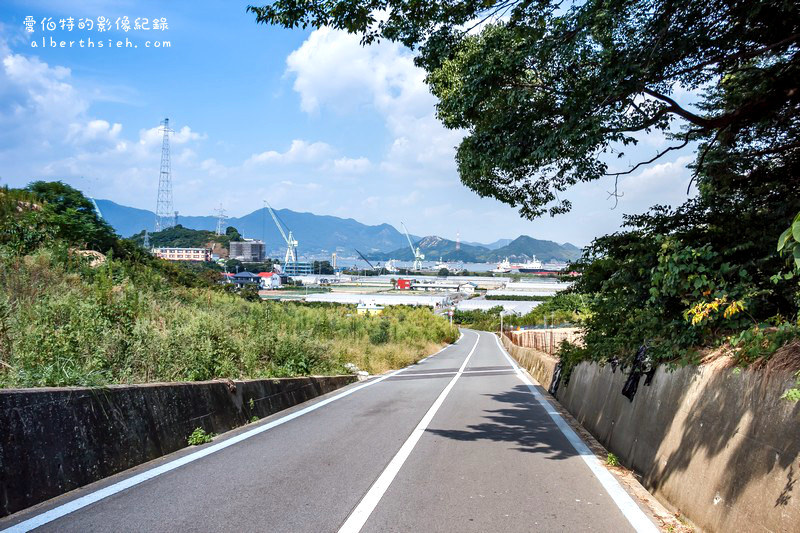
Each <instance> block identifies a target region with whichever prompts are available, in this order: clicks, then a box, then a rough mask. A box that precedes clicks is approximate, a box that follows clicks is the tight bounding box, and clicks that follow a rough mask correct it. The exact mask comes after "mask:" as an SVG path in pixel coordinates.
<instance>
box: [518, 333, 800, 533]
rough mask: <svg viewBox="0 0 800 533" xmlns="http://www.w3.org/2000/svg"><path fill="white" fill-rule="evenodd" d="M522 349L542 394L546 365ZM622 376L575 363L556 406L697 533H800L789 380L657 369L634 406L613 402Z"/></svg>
mask: <svg viewBox="0 0 800 533" xmlns="http://www.w3.org/2000/svg"><path fill="white" fill-rule="evenodd" d="M506 343H507V341H506ZM522 350H525V349H519V348H517V349H516V350H515V349H514V347H512V349H511V350H510V351H511V354H512V355H513V356H514V357H515V358H516V359H517V360H518V361H520V364H522V365H523V366H524V367H525V368H527V369H529V371H531V373H532V374H533V375H534V377H535V378H536V379H537V380H538V381H540V383H542V385H544V386H549V380H550V377H551V376H552V371H550V375H549V376H548V375H547V369H548V368H550V366H551V364H552V362H551V361H550V359H551V358H548V357H547V356H546V355H545V354H542V353H541V352H539V353H538V355H537V354H536V353H535V352H534V351H533V350H526V351H524V352H523V351H522ZM521 355H522V356H523V357H521ZM524 357H527V359H525V358H524ZM537 374H538V375H537ZM539 376H542V377H541V378H540V377H539ZM627 377H628V376H627V373H624V372H622V371H620V370H619V369H617V370H616V372H615V371H614V370H613V369H612V367H611V366H610V365H605V366H603V367H601V366H599V365H597V364H594V363H581V364H580V365H578V366H577V367H576V368H575V369H574V370H573V372H572V375H571V377H570V382H569V385H568V386H566V387H565V386H563V384H562V386H561V387H560V388H559V390H558V393H557V398H558V401H559V402H560V403H561V404H562V405H563V406H564V407H565V408H566V409H567V410H568V411H569V412H570V413H572V415H573V416H575V418H576V419H577V420H578V421H579V422H580V423H581V424H582V425H583V426H584V427H585V428H586V429H587V430H589V432H591V433H592V435H594V436H595V438H597V440H599V441H600V442H601V443H602V444H603V445H604V446H605V447H606V448H607V449H608V450H609V451H611V452H613V453H614V454H616V455H617V456H618V457H619V458H620V461H621V462H622V464H623V465H625V466H626V467H628V468H630V469H632V470H634V471H635V472H636V473H637V474H639V475H640V476H641V481H642V484H643V485H644V486H645V487H647V488H648V490H650V491H651V492H652V493H653V494H654V495H656V496H657V497H658V498H659V499H660V500H661V501H662V502H664V503H665V504H667V505H668V506H671V507H672V508H673V509H674V510H676V511H679V512H680V513H682V514H683V515H685V516H686V517H688V518H689V520H691V521H692V522H694V523H695V524H696V525H697V526H698V527H700V528H702V529H704V530H707V531H719V532H722V531H775V532H778V531H780V532H790V531H794V532H797V531H800V483H798V481H797V480H798V478H800V403H794V402H789V401H787V400H782V399H781V398H780V396H781V395H782V394H783V392H784V391H785V390H786V389H787V388H788V387H790V386H791V385H792V383H794V380H793V377H792V374H791V372H775V373H772V374H766V373H764V372H763V371H751V370H743V371H741V372H734V371H733V370H732V369H731V368H714V367H713V366H701V367H685V368H680V369H677V370H674V371H672V372H670V371H668V370H667V369H666V368H664V367H660V368H658V370H657V371H656V373H655V376H654V377H653V380H652V382H651V384H650V385H649V386H645V385H644V382H645V379H644V377H642V379H641V381H640V383H639V389H638V391H637V393H636V396H635V397H634V399H633V401H629V400H628V399H627V398H626V397H625V396H622V394H621V391H622V387H623V384H624V383H625V380H626V379H627Z"/></svg>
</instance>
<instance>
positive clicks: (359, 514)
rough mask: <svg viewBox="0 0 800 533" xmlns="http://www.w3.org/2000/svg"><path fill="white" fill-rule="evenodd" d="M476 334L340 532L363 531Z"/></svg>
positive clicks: (444, 394)
mask: <svg viewBox="0 0 800 533" xmlns="http://www.w3.org/2000/svg"><path fill="white" fill-rule="evenodd" d="M476 335H477V336H478V338H477V339H475V345H474V346H473V347H472V350H470V352H469V355H467V358H466V359H464V362H463V363H462V364H461V368H459V369H458V372H456V375H455V376H453V379H451V380H450V383H448V384H447V386H446V387H445V388H444V390H443V391H442V392H441V394H439V397H438V398H436V401H435V402H433V405H431V407H430V409H428V412H427V413H425V416H423V417H422V420H420V421H419V424H417V427H415V428H414V431H412V432H411V435H409V437H408V439H406V441H405V442H404V443H403V446H401V447H400V450H399V451H398V452H397V454H395V456H394V457H393V458H392V460H391V461H389V464H388V465H387V466H386V468H385V469H384V471H383V472H382V473H381V475H380V476H379V477H378V479H377V480H376V481H375V483H373V484H372V487H370V489H369V491H368V492H367V493H366V494H365V495H364V497H363V498H362V499H361V501H360V502H359V503H358V505H357V506H356V508H355V509H353V512H352V513H350V516H348V517H347V520H345V522H344V524H342V527H341V528H339V533H358V532H359V531H361V528H362V527H364V524H365V523H366V522H367V519H368V518H369V515H371V514H372V511H374V510H375V507H376V506H377V505H378V503H379V502H380V501H381V498H383V495H384V494H385V493H386V490H387V489H388V488H389V485H391V484H392V481H394V478H395V476H397V473H398V472H399V471H400V468H402V466H403V463H405V462H406V459H408V456H409V455H411V451H412V450H413V449H414V447H415V446H416V445H417V442H419V439H420V438H422V435H423V434H424V433H425V429H426V428H427V427H428V425H429V424H430V423H431V420H433V417H434V415H435V414H436V411H438V410H439V408H440V407H441V406H442V403H444V399H445V398H447V395H448V394H450V390H451V389H452V388H453V386H454V385H455V384H456V381H458V378H460V377H461V374H463V373H464V368H466V366H467V363H468V362H469V360H470V358H471V357H472V354H473V353H475V348H477V347H478V343H479V342H480V340H481V336H480V333H476Z"/></svg>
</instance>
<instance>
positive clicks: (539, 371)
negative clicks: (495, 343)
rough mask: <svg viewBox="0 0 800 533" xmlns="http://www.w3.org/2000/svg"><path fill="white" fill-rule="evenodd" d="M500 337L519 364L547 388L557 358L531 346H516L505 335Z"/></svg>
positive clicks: (551, 378)
mask: <svg viewBox="0 0 800 533" xmlns="http://www.w3.org/2000/svg"><path fill="white" fill-rule="evenodd" d="M500 338H501V340H502V341H503V346H505V348H506V350H508V353H510V354H511V355H512V356H513V357H514V359H516V360H517V362H518V363H519V364H520V366H521V367H522V368H524V369H525V370H527V371H528V372H530V374H531V375H532V376H533V378H534V379H535V380H536V381H538V382H539V383H540V384H541V385H542V387H544V388H545V389H549V388H550V383H551V382H552V381H553V372H554V371H555V368H556V364H558V359H557V358H555V357H553V356H551V355H547V354H546V353H544V352H541V351H539V350H535V349H533V348H523V347H520V346H517V345H516V344H514V343H512V342H511V341H510V340H509V339H508V337H506V336H505V335H501V336H500Z"/></svg>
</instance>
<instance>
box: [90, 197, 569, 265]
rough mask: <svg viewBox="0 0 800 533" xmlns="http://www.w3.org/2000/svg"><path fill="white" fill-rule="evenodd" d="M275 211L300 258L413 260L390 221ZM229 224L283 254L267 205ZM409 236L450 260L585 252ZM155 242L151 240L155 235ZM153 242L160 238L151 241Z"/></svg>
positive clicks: (109, 217)
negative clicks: (364, 221) (289, 232)
mask: <svg viewBox="0 0 800 533" xmlns="http://www.w3.org/2000/svg"><path fill="white" fill-rule="evenodd" d="M96 202H97V207H98V208H99V209H100V212H101V213H102V215H103V218H104V219H105V220H106V222H108V223H109V224H111V226H112V227H113V228H114V229H115V230H116V232H117V233H119V234H120V235H121V236H123V237H130V236H133V235H139V234H141V232H142V230H145V229H147V230H148V231H150V232H151V231H153V223H154V221H155V214H154V213H153V212H152V211H148V210H146V209H136V208H134V207H127V206H124V205H120V204H118V203H116V202H112V201H111V200H96ZM275 212H276V214H277V215H278V218H279V219H280V220H281V221H283V223H284V224H286V225H287V226H288V227H289V228H291V229H292V233H293V235H294V237H295V238H296V239H297V240H298V241H299V243H300V246H299V250H300V255H301V257H302V256H304V255H306V254H315V255H322V254H330V253H331V252H335V251H338V252H340V253H341V255H342V256H350V257H352V256H354V255H355V250H356V249H358V250H360V251H361V252H362V253H364V254H366V255H367V257H369V258H370V259H375V260H386V259H398V260H401V261H410V260H412V259H413V256H412V254H411V250H410V249H409V247H408V241H407V240H406V237H405V234H403V233H400V232H399V231H397V229H395V228H394V227H393V226H390V225H389V224H379V225H376V226H370V225H367V224H362V223H361V222H358V221H357V220H353V219H352V218H339V217H334V216H328V215H315V214H313V213H300V212H297V211H292V210H289V209H278V210H276V211H275ZM178 224H180V225H181V226H182V227H183V228H185V229H192V230H204V231H206V232H213V231H214V230H215V229H216V227H217V218H216V217H214V216H179V217H178ZM225 226H226V227H228V226H233V227H235V228H236V229H237V230H238V231H239V233H241V234H242V235H243V236H244V237H247V238H251V239H264V241H265V243H266V245H267V246H266V248H267V255H269V256H273V257H274V256H282V255H283V253H284V251H285V248H286V245H285V243H284V241H283V238H282V237H281V236H280V233H278V229H277V228H276V227H275V223H274V222H273V221H272V217H271V216H270V215H269V212H268V211H267V210H266V209H263V208H262V209H258V210H256V211H253V212H252V213H250V214H247V215H244V216H242V217H232V218H229V219H227V220H226V221H225ZM168 236H169V238H171V239H172V238H173V237H175V238H179V237H180V236H175V235H172V234H168ZM183 237H186V238H191V239H199V240H203V239H205V238H206V237H207V235H203V236H201V235H200V234H197V235H193V236H190V235H189V234H186V235H184V236H183ZM183 237H180V238H183ZM139 238H140V239H141V237H139ZM165 238H166V237H165ZM411 239H412V240H413V241H414V242H415V243H418V244H419V246H420V248H421V249H422V253H424V254H425V257H426V259H429V260H433V261H436V260H438V259H439V258H440V257H441V258H442V259H444V260H446V261H464V262H485V261H487V262H495V261H499V260H502V259H504V258H505V257H508V258H509V259H512V260H517V259H525V258H529V257H531V256H533V255H535V256H536V257H537V258H538V259H540V260H541V261H559V262H561V261H569V260H573V259H576V258H577V257H578V256H580V252H581V250H580V248H578V247H576V246H573V245H572V244H569V243H567V244H558V243H556V242H553V241H546V240H540V239H534V238H532V237H528V236H527V235H521V236H519V237H517V238H516V239H514V240H511V239H500V240H497V241H495V242H493V243H490V244H486V245H482V244H476V243H469V242H462V243H461V247H460V248H461V249H460V250H458V251H457V250H456V243H455V241H451V240H449V239H444V238H442V237H437V236H429V237H425V238H420V237H415V236H413V235H412V236H411ZM173 240H174V239H173ZM151 242H153V240H152V237H151ZM175 242H177V241H175ZM187 242H188V241H187ZM192 242H194V241H192ZM153 244H154V245H157V244H158V243H155V242H153ZM175 245H177V244H175ZM416 245H417V244H415V246H416Z"/></svg>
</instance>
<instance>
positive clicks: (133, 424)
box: [0, 376, 355, 516]
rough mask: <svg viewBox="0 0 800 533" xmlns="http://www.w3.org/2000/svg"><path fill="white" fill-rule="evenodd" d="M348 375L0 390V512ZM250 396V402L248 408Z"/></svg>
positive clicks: (307, 395)
mask: <svg viewBox="0 0 800 533" xmlns="http://www.w3.org/2000/svg"><path fill="white" fill-rule="evenodd" d="M353 381H355V377H354V376H332V377H304V378H289V379H275V380H248V381H227V382H223V381H209V382H197V383H168V384H161V383H156V384H147V385H131V386H128V385H114V386H110V387H103V388H83V387H81V388H77V387H76V388H42V389H17V390H12V389H9V390H1V391H0V476H2V477H0V516H5V515H8V514H11V513H14V512H16V511H19V510H21V509H24V508H26V507H29V506H31V505H34V504H36V503H39V502H41V501H44V500H47V499H49V498H52V497H54V496H58V495H59V494H63V493H65V492H67V491H70V490H72V489H75V488H77V487H81V486H83V485H86V484H88V483H91V482H93V481H96V480H98V479H102V478H104V477H106V476H109V475H111V474H115V473H117V472H121V471H123V470H125V469H128V468H131V467H133V466H136V465H138V464H141V463H144V462H146V461H149V460H152V459H155V458H157V457H160V456H162V455H165V454H167V453H170V452H173V451H175V450H178V449H180V448H183V447H185V446H186V445H187V443H186V439H187V437H188V436H189V434H190V433H191V432H192V431H193V430H194V429H195V428H197V427H202V428H203V429H205V430H206V431H208V432H213V433H222V432H224V431H228V430H230V429H232V428H235V427H237V426H241V425H244V424H246V423H247V422H248V421H249V420H250V419H251V418H252V417H253V416H254V415H255V416H258V417H264V416H268V415H270V414H273V413H275V412H277V411H280V410H282V409H286V408H288V407H291V406H293V405H296V404H299V403H301V402H304V401H306V400H309V399H311V398H314V397H316V396H319V395H321V394H325V393H327V392H330V391H332V390H335V389H337V388H339V387H342V386H344V385H347V384H349V383H352V382H353ZM251 400H252V407H251Z"/></svg>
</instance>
